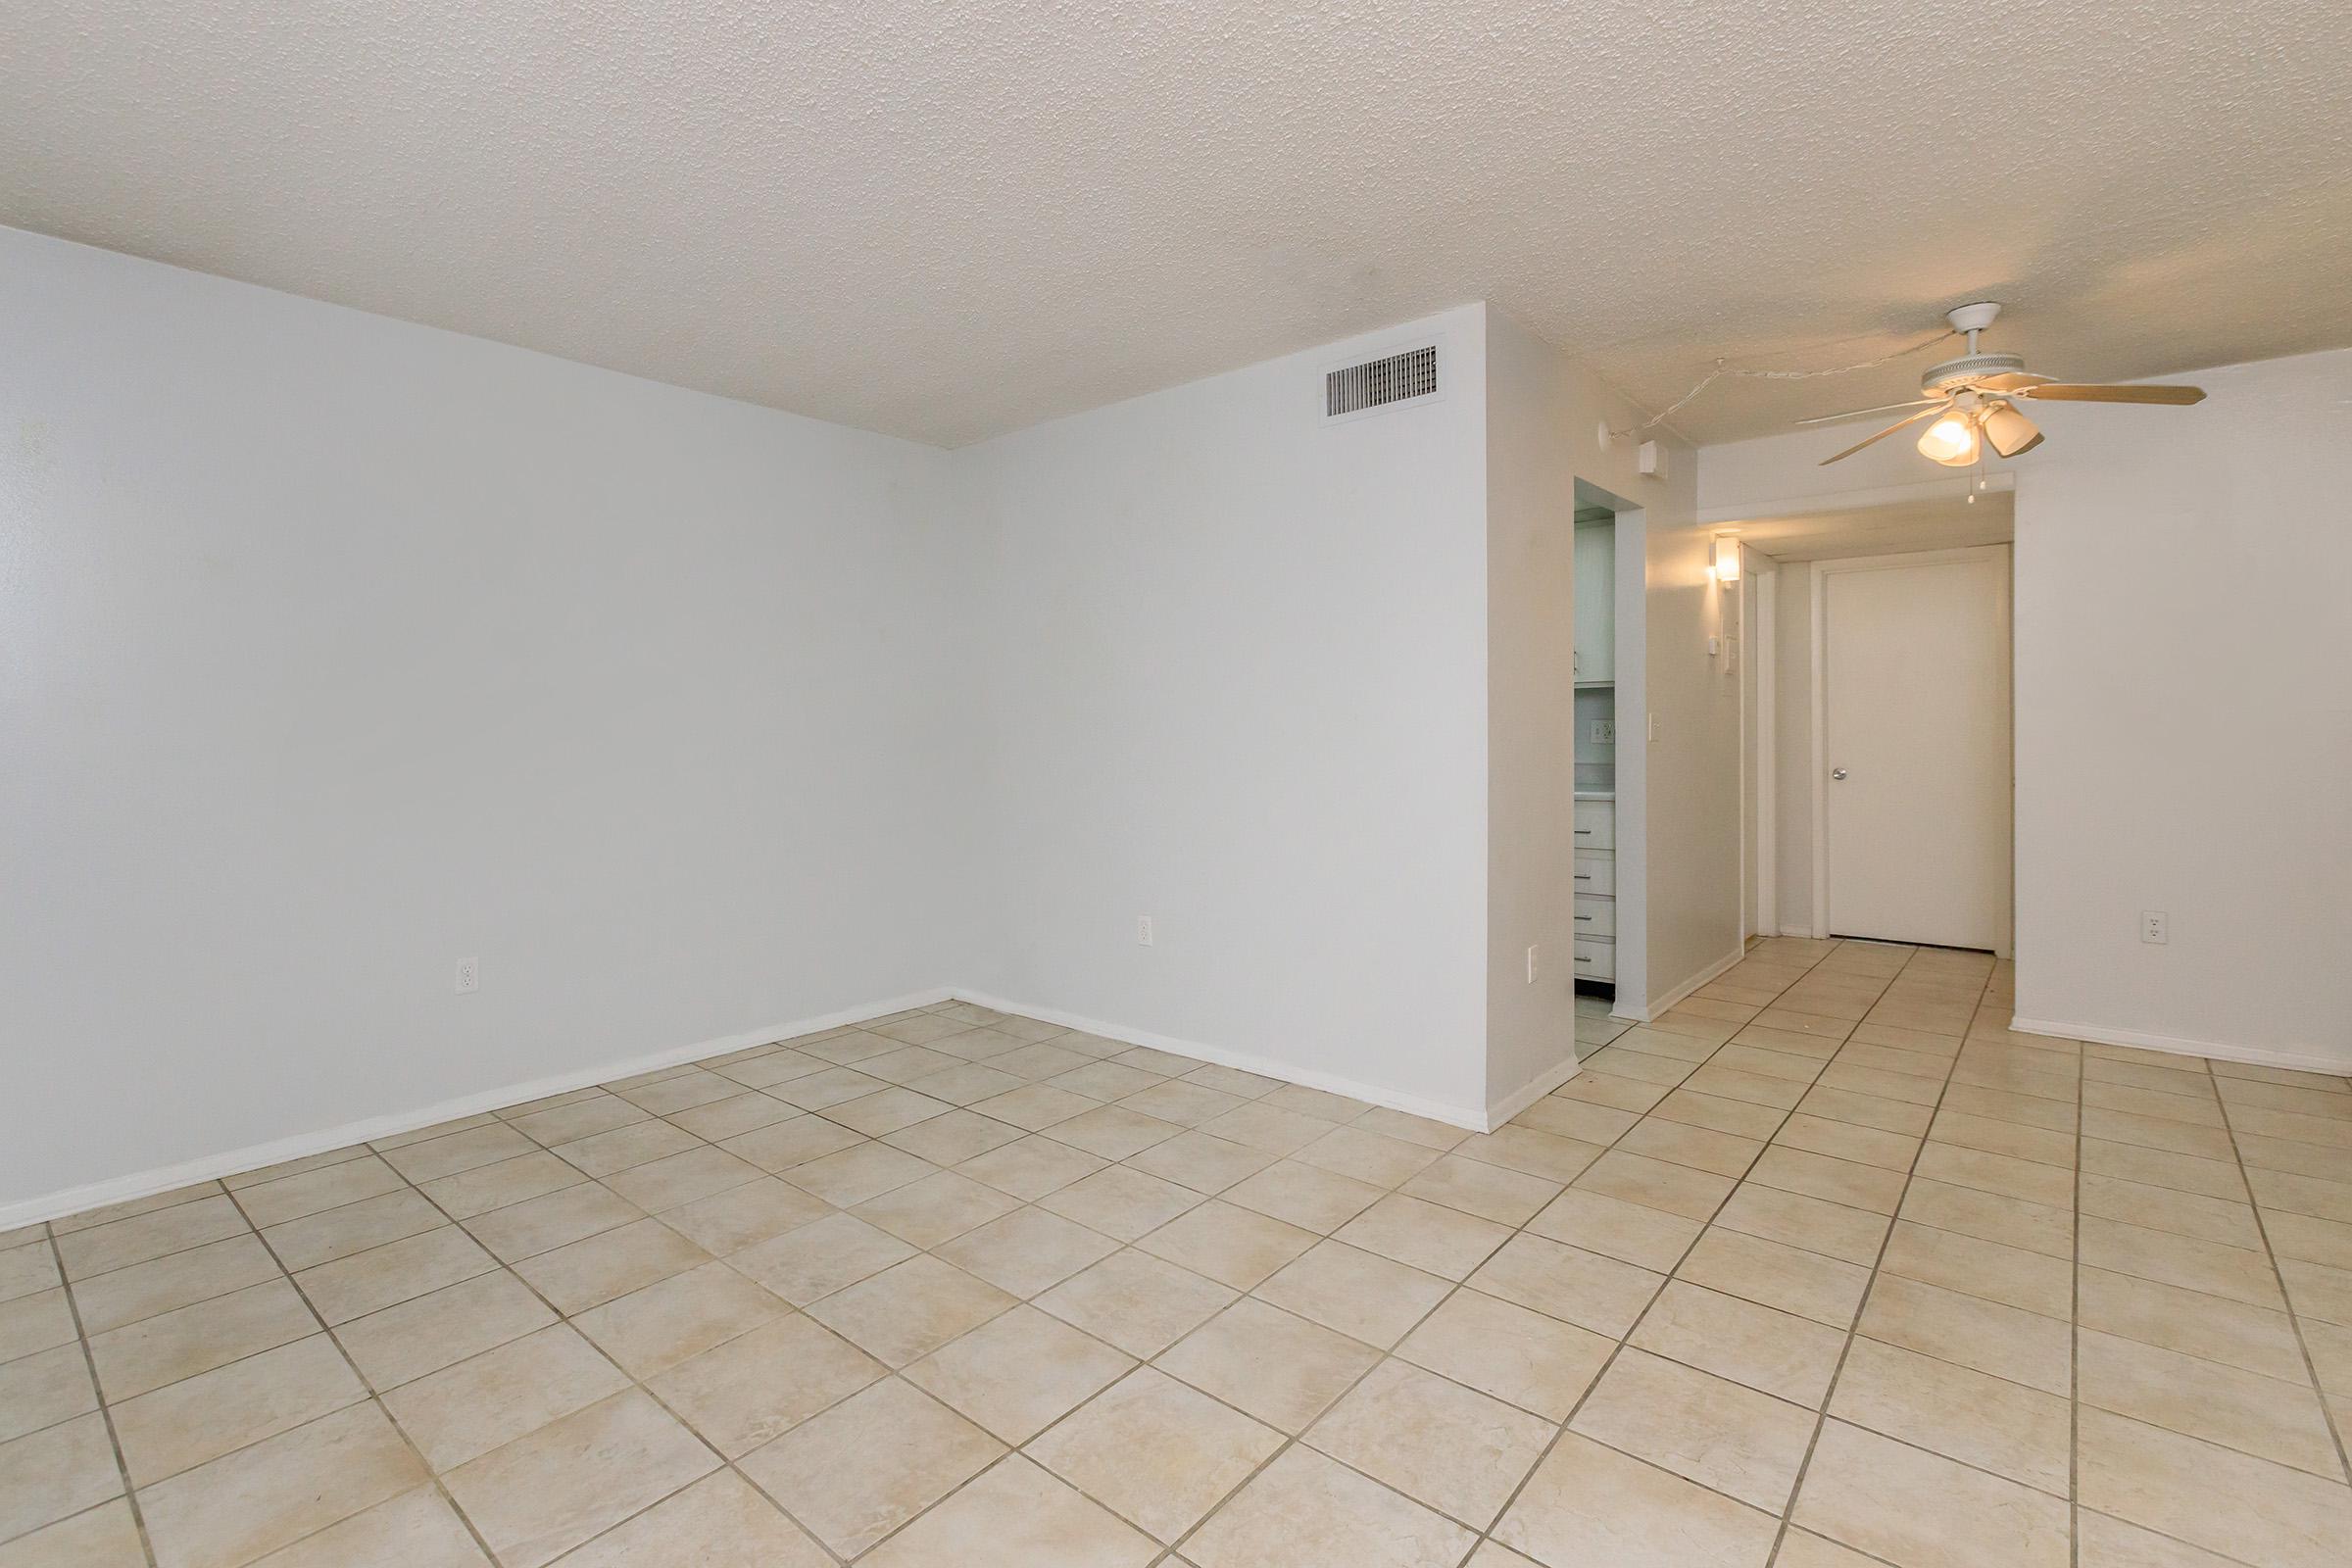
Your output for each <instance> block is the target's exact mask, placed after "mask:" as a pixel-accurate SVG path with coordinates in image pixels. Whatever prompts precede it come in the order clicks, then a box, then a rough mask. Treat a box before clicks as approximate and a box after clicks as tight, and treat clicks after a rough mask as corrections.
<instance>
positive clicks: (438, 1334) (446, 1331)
mask: <svg viewBox="0 0 2352 1568" xmlns="http://www.w3.org/2000/svg"><path fill="white" fill-rule="evenodd" d="M555 1320H556V1315H555V1313H553V1312H551V1311H549V1310H548V1308H547V1303H546V1302H544V1301H542V1300H540V1299H539V1298H538V1297H537V1296H535V1295H533V1294H532V1292H531V1290H530V1288H529V1287H528V1286H526V1285H524V1284H523V1283H522V1281H520V1280H518V1279H516V1278H515V1276H514V1275H512V1274H510V1273H508V1272H507V1271H506V1270H504V1269H501V1270H499V1271H498V1272H497V1273H494V1274H482V1275H477V1276H476V1277H474V1278H473V1279H469V1280H466V1281H464V1282H462V1283H460V1284H457V1285H452V1286H450V1287H448V1288H447V1289H445V1290H439V1291H435V1292H434V1293H433V1294H432V1295H430V1296H420V1297H418V1298H417V1299H415V1300H413V1301H403V1302H401V1303H400V1304H399V1305H398V1306H390V1307H386V1308H385V1309H384V1310H382V1311H381V1312H373V1313H370V1314H368V1316H366V1317H363V1318H355V1319H354V1320H352V1321H351V1322H349V1323H343V1324H339V1325H337V1326H336V1328H335V1331H334V1334H335V1339H336V1340H337V1341H338V1342H339V1343H340V1344H341V1345H342V1347H343V1349H344V1352H345V1353H346V1354H348V1355H349V1356H350V1357H351V1359H352V1364H353V1365H355V1366H357V1367H358V1368H359V1369H360V1375H361V1376H362V1377H364V1378H366V1379H367V1380H368V1385H369V1386H370V1387H372V1388H374V1389H377V1390H379V1391H380V1390H384V1389H392V1388H397V1387H399V1386H400V1385H401V1384H403V1383H408V1382H412V1381H414V1380H415V1379H417V1378H420V1377H423V1376H424V1375H425V1374H426V1373H428V1372H437V1371H439V1370H440V1369H441V1368H443V1367H445V1366H454V1365H456V1364H457V1363H458V1362H460V1361H463V1360H465V1359H466V1357H467V1356H469V1355H475V1354H478V1353H479V1352H481V1351H483V1350H487V1349H490V1348H493V1347H495V1346H500V1345H504V1344H506V1343H507V1342H508V1341H510V1340H515V1339H520V1338H521V1337H522V1336H523V1335H525V1334H529V1333H531V1332H533V1331H534V1330H537V1329H542V1328H545V1327H546V1326H547V1325H549V1324H550V1323H553V1322H554V1321H555Z"/></svg>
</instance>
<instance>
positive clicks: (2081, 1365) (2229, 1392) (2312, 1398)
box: [2076, 1329, 2344, 1481]
mask: <svg viewBox="0 0 2352 1568" xmlns="http://www.w3.org/2000/svg"><path fill="white" fill-rule="evenodd" d="M2076 1347H2077V1348H2076V1358H2077V1361H2076V1364H2077V1367H2078V1374H2077V1375H2078V1376H2079V1377H2080V1378H2081V1380H2082V1402H2083V1403H2084V1404H2089V1405H2096V1406H2098V1407H2099V1408H2100V1409H2102V1410H2111V1411H2113V1412H2115V1413H2116V1414H2118V1415H2128V1416H2131V1418H2133V1419H2134V1420H2138V1421H2144V1422H2147V1423H2148V1424H2150V1425H2152V1426H2161V1427H2167V1428H2170V1429H2171V1430H2173V1431H2175V1432H2183V1433H2186V1434H2188V1435H2189V1436H2190V1437H2195V1438H2202V1439H2204V1440H2205V1441H2206V1442H2208V1443H2218V1444H2221V1445H2223V1446H2226V1447H2230V1448H2235V1449H2237V1450H2238V1451H2239V1452H2240V1453H2251V1454H2256V1455H2259V1456H2260V1457H2262V1458H2265V1459H2273V1460H2276V1461H2278V1463H2280V1464H2286V1465H2292V1466H2294V1467H2295V1468H2296V1469H2298V1470H2308V1471H2310V1472H2311V1473H2312V1474H2314V1475H2317V1476H2324V1477H2326V1478H2327V1479H2328V1480H2330V1481H2338V1480H2341V1479H2343V1475H2344V1468H2343V1460H2342V1458H2341V1457H2340V1456H2339V1455H2338V1454H2337V1452H2336V1448H2335V1442H2334V1439H2333V1438H2332V1437H2331V1436H2330V1435H2329V1434H2328V1431H2327V1415H2326V1413H2325V1412H2324V1411H2323V1410H2322V1409H2321V1407H2320V1400H2319V1396H2318V1394H2317V1393H2315V1392H2314V1391H2313V1389H2312V1387H2311V1384H2310V1382H2309V1381H2308V1380H2307V1379H2306V1378H2305V1377H2304V1376H2303V1374H2302V1370H2301V1369H2300V1368H2297V1369H2296V1376H2295V1378H2294V1380H2293V1381H2292V1382H2282V1381H2280V1380H2279V1379H2277V1378H2272V1377H2265V1376H2263V1375H2262V1374H2260V1373H2257V1372H2244V1371H2240V1370H2239V1369H2238V1368H2236V1367H2231V1366H2223V1365H2221V1364H2220V1363H2219V1362H2216V1361H2210V1360H2206V1359H2203V1358H2202V1357H2199V1356H2193V1355H2183V1354H2181V1353H2180V1352H2179V1351H2176V1350H2167V1349H2160V1348H2157V1347H2155V1346H2152V1345H2142V1344H2140V1343H2138V1342H2137V1341H2135V1340H2127V1339H2119V1338H2117V1337H2116V1336H2114V1335H2111V1334H2101V1333H2099V1332H2097V1331H2096V1330H2091V1329H2085V1330H2083V1331H2082V1333H2081V1334H2080V1335H2079V1336H2078V1337H2077V1342H2076Z"/></svg>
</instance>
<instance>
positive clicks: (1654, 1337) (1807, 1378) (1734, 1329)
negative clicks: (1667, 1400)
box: [1627, 1280, 1845, 1409]
mask: <svg viewBox="0 0 2352 1568" xmlns="http://www.w3.org/2000/svg"><path fill="white" fill-rule="evenodd" d="M1627 1343H1628V1344H1630V1345H1635V1346H1638V1347H1640V1348H1642V1349H1645V1350H1649V1351H1651V1352H1653V1353H1655V1354H1658V1355H1663V1356H1667V1357H1669V1358H1671V1359H1673V1360H1677V1361H1680V1362H1682V1363H1683V1364H1685V1365H1686V1366H1694V1367H1697V1368H1699V1369H1700V1370H1701V1371H1705V1372H1712V1373H1714V1374H1716V1375H1717V1376H1718V1377H1725V1378H1729V1379H1731V1380H1732V1381H1733V1382H1735V1383H1744V1384H1746V1385H1747V1386H1748V1387H1749V1388H1751V1389H1759V1390H1762V1391H1763V1392H1764V1393H1766V1394H1771V1395H1776V1396H1778V1397H1781V1398H1784V1399H1788V1400H1790V1401H1792V1402H1794V1403H1797V1404H1802V1405H1806V1406H1809V1407H1812V1408H1815V1409H1818V1408H1819V1407H1820V1405H1821V1401H1822V1399H1823V1397H1825V1396H1826V1395H1827V1394H1828V1393H1829V1389H1830V1379H1831V1377H1832V1375H1833V1374H1834V1373H1835V1372H1836V1370H1837V1366H1838V1355H1839V1353H1840V1352H1841V1351H1842V1350H1843V1349H1844V1347H1845V1336H1844V1335H1843V1334H1841V1333H1839V1332H1838V1330H1836V1329H1833V1328H1830V1327H1828V1326H1827V1325H1825V1324H1821V1323H1816V1322H1814V1321H1812V1320H1811V1319H1809V1318H1801V1317H1797V1316H1795V1315H1794V1314H1792V1313H1789V1312H1783V1311H1780V1310H1778V1309H1776V1308H1773V1307H1769V1306H1759V1305H1757V1304H1756V1303H1755V1302H1753V1301H1743V1300H1741V1299H1739V1298H1738V1297H1736V1296H1726V1295H1724V1294H1723V1293H1722V1292H1720V1291H1710V1290H1705V1289H1702V1288H1701V1287H1699V1286H1696V1285H1691V1284H1690V1283H1688V1282H1687V1281H1683V1280H1671V1281H1669V1282H1668V1283H1667V1285H1666V1288H1665V1289H1664V1290H1663V1291H1661V1292H1659V1293H1658V1299H1657V1302H1656V1304H1655V1305H1653V1306H1652V1307H1651V1308H1650V1310H1649V1311H1648V1313H1647V1314H1646V1315H1644V1316H1643V1318H1642V1326H1641V1327H1640V1328H1639V1329H1637V1330H1635V1332H1634V1335H1633V1337H1632V1338H1631V1339H1630V1340H1629V1341H1628V1342H1627Z"/></svg>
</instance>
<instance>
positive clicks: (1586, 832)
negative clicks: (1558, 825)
mask: <svg viewBox="0 0 2352 1568" xmlns="http://www.w3.org/2000/svg"><path fill="white" fill-rule="evenodd" d="M1576 836H1577V837H1578V838H1580V839H1589V838H1591V837H1592V836H1593V830H1592V829H1591V828H1589V827H1580V828H1578V829H1577V830H1576Z"/></svg>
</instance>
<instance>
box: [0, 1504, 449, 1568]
mask: <svg viewBox="0 0 2352 1568" xmlns="http://www.w3.org/2000/svg"><path fill="white" fill-rule="evenodd" d="M474 1560H475V1561H476V1562H479V1561H481V1560H482V1558H481V1554H480V1553H478V1552H477V1553H475V1554H474ZM0 1568H147V1548H146V1547H145V1546H144V1545H142V1544H140V1542H139V1527H138V1525H137V1523H136V1522H135V1521H134V1520H132V1518H131V1516H130V1504H129V1503H128V1502H123V1501H116V1502H108V1503H101V1504H100V1505H99V1506H97V1507H95V1508H91V1509H89V1510H87V1511H85V1512H82V1513H77V1514H75V1515H74V1516H73V1517H72V1518H71V1519H61V1520H59V1521H58V1522H57V1523H56V1524H53V1525H49V1526H47V1527H45V1528H43V1529H40V1530H36V1531H33V1532H32V1533H31V1534H29V1535H24V1536H19V1537H18V1538H17V1539H16V1540H14V1541H11V1542H7V1543H5V1544H0ZM426 1568H437V1565H430V1564H428V1565H426ZM453 1568H454V1565H453Z"/></svg>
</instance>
